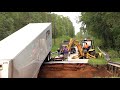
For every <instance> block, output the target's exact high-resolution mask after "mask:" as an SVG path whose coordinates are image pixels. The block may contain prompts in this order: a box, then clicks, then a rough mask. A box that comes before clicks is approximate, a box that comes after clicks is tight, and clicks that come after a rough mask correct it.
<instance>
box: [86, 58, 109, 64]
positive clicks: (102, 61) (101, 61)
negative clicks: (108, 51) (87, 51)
mask: <svg viewBox="0 0 120 90" xmlns="http://www.w3.org/2000/svg"><path fill="white" fill-rule="evenodd" d="M88 63H89V64H90V65H93V66H96V65H107V61H106V60H105V59H104V58H95V59H89V61H88Z"/></svg>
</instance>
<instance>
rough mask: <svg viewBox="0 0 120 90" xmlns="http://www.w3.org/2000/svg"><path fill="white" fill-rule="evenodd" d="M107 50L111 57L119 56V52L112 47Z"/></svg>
mask: <svg viewBox="0 0 120 90" xmlns="http://www.w3.org/2000/svg"><path fill="white" fill-rule="evenodd" d="M107 52H108V54H109V55H110V58H111V59H114V58H120V54H119V53H118V52H117V51H115V50H113V49H109V50H108V51H107Z"/></svg>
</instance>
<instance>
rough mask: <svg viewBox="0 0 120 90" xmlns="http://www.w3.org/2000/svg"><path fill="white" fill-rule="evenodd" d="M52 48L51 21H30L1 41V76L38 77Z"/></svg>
mask: <svg viewBox="0 0 120 90" xmlns="http://www.w3.org/2000/svg"><path fill="white" fill-rule="evenodd" d="M51 48H52V26H51V23H29V24H28V25H26V26H24V27H23V28H21V29H20V30H18V31H16V32H14V33H13V34H11V35H10V36H8V37H6V38H5V39H3V40H1V41H0V78H37V75H38V73H39V69H40V66H41V65H42V63H43V62H44V60H45V59H46V58H47V57H49V55H50V51H51Z"/></svg>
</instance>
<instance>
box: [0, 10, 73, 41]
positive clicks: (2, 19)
mask: <svg viewBox="0 0 120 90" xmlns="http://www.w3.org/2000/svg"><path fill="white" fill-rule="evenodd" d="M45 22H52V37H53V38H58V37H60V36H63V35H67V36H69V37H74V36H75V34H74V32H75V31H74V27H73V24H72V22H71V21H70V19H69V18H68V17H64V16H61V15H57V14H52V13H49V12H0V40H2V39H4V38H5V37H7V36H9V35H10V34H12V33H13V32H15V31H17V30H19V29H20V28H22V27H24V26H25V25H27V24H29V23H45Z"/></svg>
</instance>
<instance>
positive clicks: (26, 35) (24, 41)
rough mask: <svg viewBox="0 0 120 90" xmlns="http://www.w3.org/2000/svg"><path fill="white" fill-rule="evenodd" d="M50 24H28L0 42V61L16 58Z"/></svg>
mask: <svg viewBox="0 0 120 90" xmlns="http://www.w3.org/2000/svg"><path fill="white" fill-rule="evenodd" d="M49 25H50V23H30V24H28V25H26V26H25V27H23V28H21V29H20V30H18V31H17V32H15V33H13V34H12V35H10V36H8V37H7V38H5V39H3V40H2V41H1V42H0V60H1V59H3V58H4V59H12V58H14V57H15V56H17V54H18V53H20V52H21V51H22V50H23V49H24V48H25V47H26V46H27V45H29V43H31V41H33V40H34V39H35V38H36V37H37V36H38V35H39V34H40V33H41V32H43V31H44V30H45V29H46V27H48V26H49Z"/></svg>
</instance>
